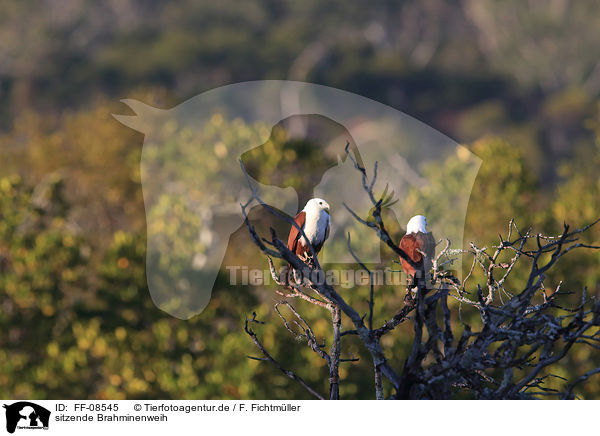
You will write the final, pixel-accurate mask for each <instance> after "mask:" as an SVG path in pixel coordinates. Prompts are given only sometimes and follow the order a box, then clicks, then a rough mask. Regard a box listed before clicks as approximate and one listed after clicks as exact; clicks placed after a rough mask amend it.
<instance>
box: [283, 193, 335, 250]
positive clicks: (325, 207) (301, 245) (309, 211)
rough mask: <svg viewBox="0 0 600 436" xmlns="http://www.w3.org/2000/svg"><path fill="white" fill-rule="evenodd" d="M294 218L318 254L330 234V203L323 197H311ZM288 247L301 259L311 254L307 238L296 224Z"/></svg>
mask: <svg viewBox="0 0 600 436" xmlns="http://www.w3.org/2000/svg"><path fill="white" fill-rule="evenodd" d="M294 220H295V221H296V224H298V227H300V228H301V229H302V230H304V234H305V235H306V237H307V238H308V240H309V241H310V244H311V245H312V247H313V249H314V250H315V255H316V254H318V253H319V251H321V248H322V247H323V244H324V243H325V240H326V239H327V237H328V236H329V227H330V219H329V204H327V202H326V201H325V200H323V199H321V198H311V199H310V200H308V202H307V203H306V206H304V209H302V211H301V212H300V213H299V214H298V215H296V218H295V219H294ZM287 247H288V249H289V250H290V251H293V252H294V253H296V255H297V256H298V257H300V258H301V259H306V258H308V256H310V254H311V253H310V248H309V246H308V244H307V243H306V238H304V237H302V236H301V234H300V232H299V231H298V229H297V228H296V226H294V225H292V228H291V229H290V235H289V237H288V243H287Z"/></svg>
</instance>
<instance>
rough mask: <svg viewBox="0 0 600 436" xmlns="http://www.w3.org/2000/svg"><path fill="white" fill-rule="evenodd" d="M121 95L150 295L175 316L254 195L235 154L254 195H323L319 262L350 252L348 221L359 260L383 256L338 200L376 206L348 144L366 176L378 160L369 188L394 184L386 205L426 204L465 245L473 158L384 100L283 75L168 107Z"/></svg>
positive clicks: (205, 284)
mask: <svg viewBox="0 0 600 436" xmlns="http://www.w3.org/2000/svg"><path fill="white" fill-rule="evenodd" d="M124 103H126V104H127V105H128V106H129V107H130V108H131V109H132V110H133V111H134V112H135V115H115V118H117V119H118V120H119V121H121V122H122V123H123V124H125V125H127V126H129V127H131V128H133V129H135V130H138V131H140V132H142V133H144V135H145V139H144V147H143V151H142V159H141V166H140V171H141V181H142V190H143V195H144V203H145V209H146V219H147V232H148V238H147V241H148V242H147V244H148V247H147V265H146V266H147V278H148V286H149V289H150V293H151V295H152V298H153V300H154V302H155V304H157V306H158V307H159V308H161V309H162V310H165V311H166V312H168V313H170V314H172V315H173V316H176V317H179V318H189V317H191V316H194V315H196V314H198V313H200V312H201V311H202V310H203V309H204V308H205V307H206V305H207V304H208V302H209V301H210V296H211V292H212V289H213V287H214V286H215V282H216V280H217V278H218V276H219V271H221V270H222V267H224V265H222V262H223V258H224V255H225V252H226V250H227V248H228V244H229V238H230V236H231V234H232V233H233V232H234V231H236V230H237V229H238V228H239V227H240V225H242V222H243V216H242V213H241V208H240V204H241V203H242V204H244V203H246V202H247V201H248V199H249V198H250V197H251V190H250V189H249V186H248V181H247V179H246V177H245V176H244V174H243V173H242V171H241V168H240V159H241V160H243V161H244V164H245V165H246V168H247V169H248V172H249V174H250V175H251V179H252V183H253V185H254V186H255V188H256V190H257V191H258V192H259V194H260V196H261V198H262V199H263V200H264V201H265V202H266V203H268V204H270V205H271V206H273V207H275V208H277V209H279V210H281V211H284V212H285V213H287V214H288V215H290V216H292V217H293V216H294V215H295V214H296V213H297V212H298V210H299V209H301V208H302V207H303V206H304V203H305V202H306V199H308V198H311V197H314V196H318V197H321V198H324V199H326V200H327V201H328V203H329V204H330V205H331V216H332V229H331V230H332V233H331V236H330V239H329V240H328V241H327V244H326V247H325V249H324V251H323V254H322V256H323V263H325V264H327V263H335V264H340V263H346V264H347V263H354V262H355V261H354V260H353V259H352V257H351V256H350V255H349V253H348V251H347V248H346V247H347V245H346V244H347V235H348V233H350V235H351V239H352V246H353V249H354V250H355V251H356V253H357V254H358V255H359V256H360V257H361V260H363V261H364V262H367V263H377V262H379V261H380V258H379V243H378V241H377V239H376V235H375V234H372V233H371V234H370V233H369V229H366V228H365V227H364V226H360V225H357V223H356V222H355V221H354V219H353V218H352V216H351V215H350V214H349V213H348V212H347V210H346V209H345V207H344V206H343V204H346V205H347V206H348V207H350V208H352V209H353V210H355V212H356V213H357V214H359V215H360V216H362V217H364V218H366V217H367V216H368V214H369V211H370V208H371V206H372V205H371V203H370V201H369V199H368V198H367V197H366V194H365V193H364V191H363V190H362V182H361V179H360V175H359V173H358V172H356V170H355V168H354V164H353V163H352V162H351V161H350V160H349V159H346V154H345V152H344V148H345V146H346V144H350V146H351V147H350V150H351V153H352V156H354V157H355V159H357V160H358V162H360V164H361V165H364V167H365V168H366V169H367V172H368V174H369V177H372V176H373V169H374V164H375V162H377V163H378V170H377V183H376V185H375V190H376V192H379V193H386V195H389V194H392V195H393V199H390V200H393V201H390V202H389V204H390V211H391V212H392V216H394V217H396V219H397V221H398V223H399V225H400V226H401V227H402V226H404V225H405V223H406V221H407V220H408V218H409V217H410V216H412V215H415V214H417V213H420V214H424V215H427V216H428V218H429V222H430V223H431V228H432V230H433V231H434V233H435V234H436V236H438V235H439V236H438V237H444V238H449V239H450V240H451V241H452V242H453V245H454V247H455V248H460V246H461V243H462V236H463V228H464V221H465V215H466V207H467V204H468V199H469V196H470V192H471V187H472V185H473V182H474V179H475V176H476V174H477V171H478V169H479V165H480V161H479V159H478V158H476V157H475V156H474V155H472V154H471V153H470V152H469V151H468V150H467V149H465V148H464V147H461V146H459V145H457V144H456V143H454V142H453V141H452V140H450V139H449V138H447V137H445V136H444V135H442V134H440V133H439V132H437V131H435V130H434V129H432V128H430V127H428V126H426V125H425V124H423V123H420V122H419V121H416V120H414V119H413V118H411V117H409V116H407V115H405V114H402V113H401V112H399V111H396V110H394V109H392V108H390V107H387V106H385V105H382V104H380V103H377V102H374V101H372V100H369V99H367V98H364V97H360V96H358V95H355V94H351V93H348V92H344V91H340V90H337V89H334V88H329V87H324V86H319V85H313V84H307V83H300V82H288V81H257V82H245V83H239V84H234V85H229V86H225V87H222V88H218V89H215V90H212V91H209V92H206V93H203V94H200V95H198V96H196V97H194V98H192V99H190V100H188V101H186V102H184V103H182V104H180V105H179V106H176V107H174V108H172V109H168V110H161V109H156V108H153V107H151V106H148V105H146V104H144V103H141V102H138V101H134V100H124ZM445 179H447V180H445ZM446 181H448V182H451V183H446ZM279 236H280V238H282V239H285V237H286V236H287V235H286V234H284V235H279ZM248 240H249V238H248ZM249 243H250V244H251V241H249ZM233 248H234V250H233V251H234V252H236V251H238V250H237V247H233ZM230 251H231V248H230ZM248 252H250V253H253V255H254V256H255V255H256V253H257V251H256V249H254V251H252V250H250V249H242V248H241V247H240V249H239V253H240V258H239V259H238V261H239V262H243V261H244V258H243V256H242V254H244V255H246V256H248V254H247V253H248ZM454 267H455V268H456V269H457V270H460V268H459V267H460V265H457V264H455V265H454ZM225 275H226V274H225Z"/></svg>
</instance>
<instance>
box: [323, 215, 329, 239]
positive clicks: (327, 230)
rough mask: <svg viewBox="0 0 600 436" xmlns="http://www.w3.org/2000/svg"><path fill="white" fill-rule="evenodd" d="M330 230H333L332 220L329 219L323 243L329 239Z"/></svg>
mask: <svg viewBox="0 0 600 436" xmlns="http://www.w3.org/2000/svg"><path fill="white" fill-rule="evenodd" d="M329 230H331V218H330V217H329V216H328V217H327V227H326V228H325V237H324V238H323V242H325V241H326V240H327V238H329Z"/></svg>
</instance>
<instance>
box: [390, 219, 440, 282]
mask: <svg viewBox="0 0 600 436" xmlns="http://www.w3.org/2000/svg"><path fill="white" fill-rule="evenodd" d="M426 226H427V218H425V217H424V216H423V215H415V216H414V217H412V218H411V219H410V220H409V221H408V224H407V225H406V235H404V236H403V237H402V239H401V240H400V245H399V247H400V249H401V250H402V251H404V252H405V253H406V254H407V256H408V257H409V258H410V259H411V260H412V261H413V262H414V263H415V264H417V266H419V269H420V267H421V266H422V265H423V262H425V268H424V269H425V272H426V273H427V272H428V271H429V270H430V269H431V262H432V260H433V257H434V255H435V239H434V238H433V235H432V234H431V233H430V232H427V229H426ZM423 254H425V256H423ZM400 262H401V264H402V269H403V270H404V272H405V273H406V274H407V275H409V276H410V277H411V278H414V277H415V274H416V272H417V269H415V268H414V267H413V266H412V265H411V264H409V263H408V262H407V261H406V260H404V259H403V258H402V257H400Z"/></svg>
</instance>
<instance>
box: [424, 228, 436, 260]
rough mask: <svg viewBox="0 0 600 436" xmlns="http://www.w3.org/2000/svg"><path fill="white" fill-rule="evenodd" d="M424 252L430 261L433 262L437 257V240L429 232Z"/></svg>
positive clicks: (426, 236)
mask: <svg viewBox="0 0 600 436" xmlns="http://www.w3.org/2000/svg"><path fill="white" fill-rule="evenodd" d="M423 248H424V250H423V251H424V252H425V254H426V255H427V257H428V258H429V259H430V260H433V258H434V257H435V238H434V237H433V233H431V232H428V233H427V234H426V235H425V244H424V245H423Z"/></svg>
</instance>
